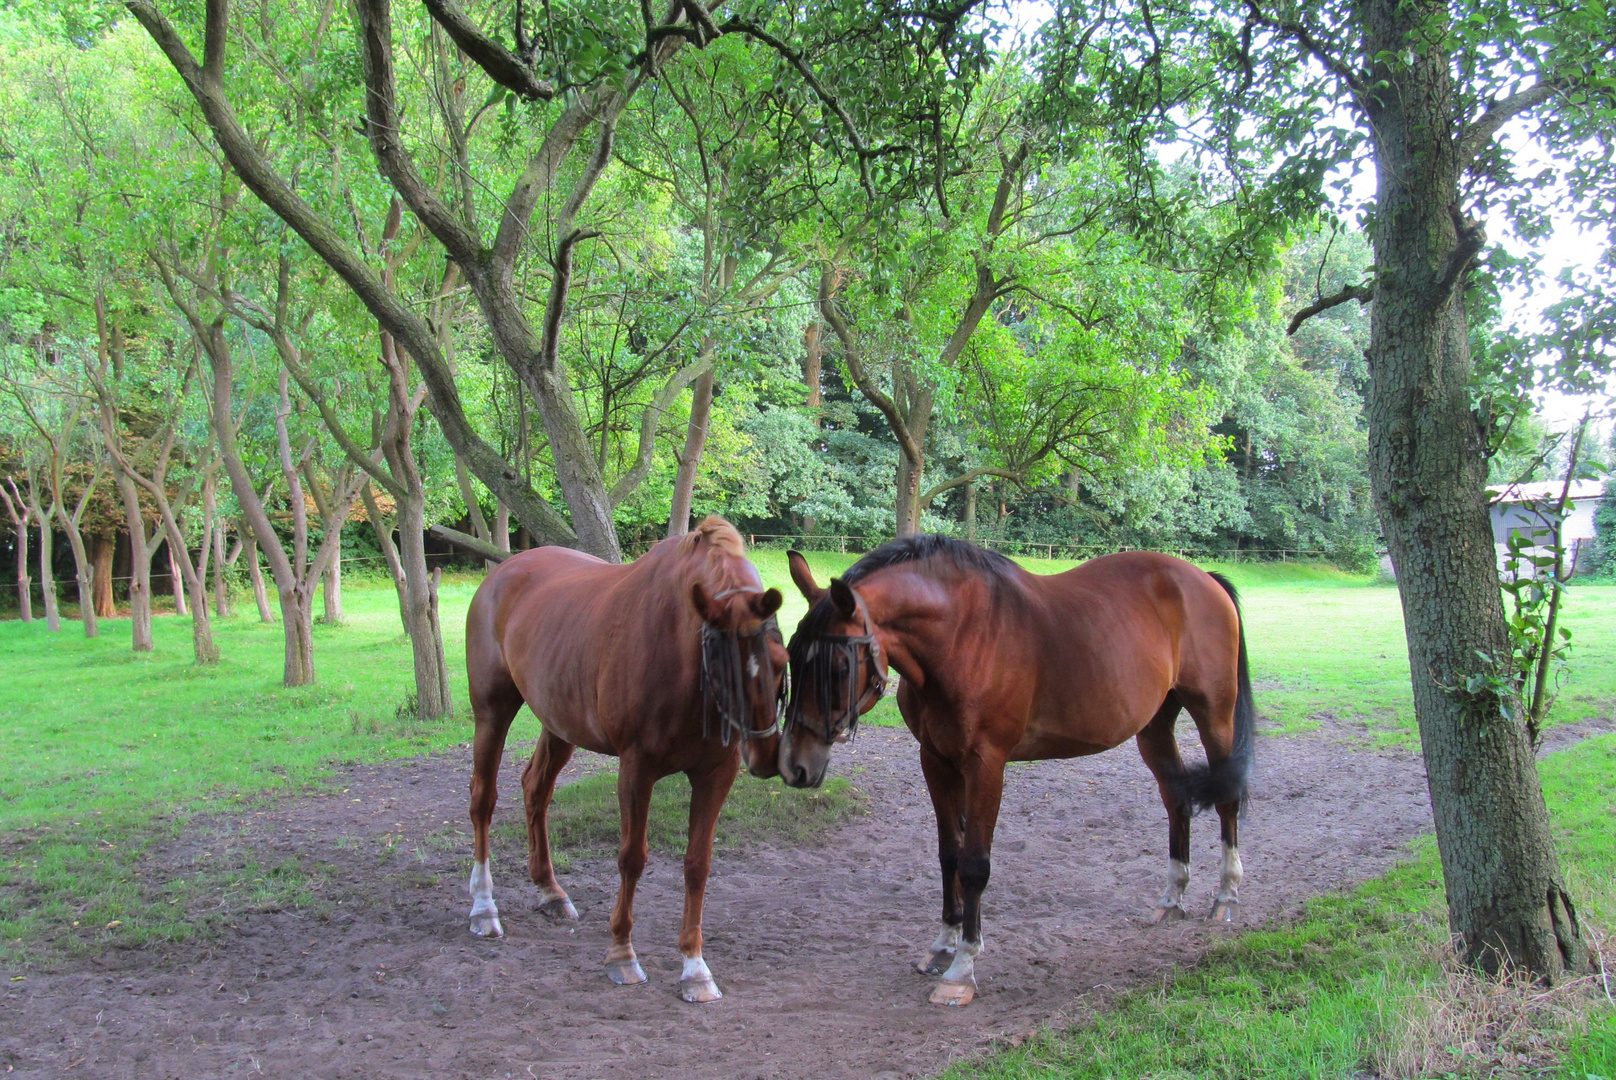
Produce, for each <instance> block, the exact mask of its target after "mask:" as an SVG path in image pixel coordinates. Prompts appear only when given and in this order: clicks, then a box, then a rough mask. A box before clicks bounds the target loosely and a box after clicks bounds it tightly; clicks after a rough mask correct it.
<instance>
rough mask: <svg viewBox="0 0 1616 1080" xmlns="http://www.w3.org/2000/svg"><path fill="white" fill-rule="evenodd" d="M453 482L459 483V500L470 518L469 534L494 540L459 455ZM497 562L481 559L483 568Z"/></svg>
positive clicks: (464, 463)
mask: <svg viewBox="0 0 1616 1080" xmlns="http://www.w3.org/2000/svg"><path fill="white" fill-rule="evenodd" d="M455 482H456V483H457V484H459V485H460V501H461V502H462V503H464V504H465V506H466V516H467V517H468V518H470V519H471V535H473V536H475V537H476V538H477V539H479V540H481V541H483V542H484V543H487V544H492V543H493V542H494V533H493V531H492V530H491V529H489V527H488V519H487V518H486V517H484V516H483V507H482V504H481V503H480V502H478V501H477V493H476V491H475V490H473V489H472V486H471V474H470V473H469V472H467V471H466V462H465V460H464V459H463V458H461V457H460V456H459V455H456V456H455ZM498 565H499V564H498V563H496V562H492V561H490V560H487V559H485V560H483V569H484V570H492V569H493V568H494V567H496V566H498Z"/></svg>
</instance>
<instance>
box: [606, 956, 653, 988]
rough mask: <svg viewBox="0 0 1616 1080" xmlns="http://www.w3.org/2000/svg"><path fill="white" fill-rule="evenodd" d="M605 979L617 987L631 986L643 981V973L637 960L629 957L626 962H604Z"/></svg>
mask: <svg viewBox="0 0 1616 1080" xmlns="http://www.w3.org/2000/svg"><path fill="white" fill-rule="evenodd" d="M606 977H607V978H608V979H610V980H612V982H614V983H616V984H617V985H618V986H633V985H634V984H635V983H642V982H644V981H645V971H644V970H643V969H641V967H640V962H639V960H637V959H636V958H634V957H632V956H631V957H629V958H628V959H627V960H608V961H606Z"/></svg>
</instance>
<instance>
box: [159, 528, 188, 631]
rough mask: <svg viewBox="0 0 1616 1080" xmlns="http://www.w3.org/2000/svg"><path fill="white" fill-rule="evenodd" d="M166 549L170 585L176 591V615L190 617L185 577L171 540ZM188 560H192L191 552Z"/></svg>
mask: <svg viewBox="0 0 1616 1080" xmlns="http://www.w3.org/2000/svg"><path fill="white" fill-rule="evenodd" d="M164 547H165V550H167V552H168V585H169V588H171V589H173V590H174V614H176V615H189V614H190V611H189V610H188V609H187V608H186V606H185V577H184V575H182V574H181V573H180V562H179V558H178V557H177V556H176V555H175V554H174V543H173V541H172V540H170V541H169V542H168V543H167V544H166V545H164ZM186 558H190V553H189V552H187V553H186Z"/></svg>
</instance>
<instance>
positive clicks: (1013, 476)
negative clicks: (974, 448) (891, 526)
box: [920, 465, 1021, 510]
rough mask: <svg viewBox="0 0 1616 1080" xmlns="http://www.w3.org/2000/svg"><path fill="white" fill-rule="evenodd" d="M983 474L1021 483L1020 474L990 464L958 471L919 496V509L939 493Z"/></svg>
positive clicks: (960, 485) (963, 484)
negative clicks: (949, 478)
mask: <svg viewBox="0 0 1616 1080" xmlns="http://www.w3.org/2000/svg"><path fill="white" fill-rule="evenodd" d="M984 476H997V477H1000V478H1002V479H1005V480H1009V481H1010V482H1011V483H1014V484H1019V483H1021V474H1020V473H1018V472H1012V471H1011V470H1009V469H1000V468H995V467H993V466H991V465H990V466H984V467H983V468H980V469H970V470H967V471H966V472H962V473H960V474H959V475H958V476H956V477H954V478H953V479H952V480H945V481H943V482H942V483H941V484H938V485H937V486H936V487H934V488H932V489H931V490H930V491H928V492H926V494H924V495H922V496H920V509H921V510H924V509H926V507H928V506H930V505H931V504H932V500H933V499H935V498H937V496H939V495H941V494H942V493H943V492H945V491H952V490H954V489H955V488H957V487H964V486H965V485H966V484H974V483H976V481H978V480H980V479H982V477H984Z"/></svg>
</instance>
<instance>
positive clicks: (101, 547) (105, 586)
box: [90, 533, 118, 619]
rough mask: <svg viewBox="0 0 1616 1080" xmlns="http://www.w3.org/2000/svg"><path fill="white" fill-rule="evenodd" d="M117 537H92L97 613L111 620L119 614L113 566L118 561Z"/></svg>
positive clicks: (91, 548) (104, 535)
mask: <svg viewBox="0 0 1616 1080" xmlns="http://www.w3.org/2000/svg"><path fill="white" fill-rule="evenodd" d="M117 551H118V540H117V537H115V536H112V535H110V534H108V533H96V534H95V535H94V536H92V537H90V562H91V563H92V564H93V565H94V566H95V588H94V589H93V592H94V595H95V601H94V602H95V613H96V614H97V615H98V616H100V617H101V618H103V619H110V618H112V617H113V616H114V615H116V614H117V613H118V608H117V605H116V603H115V601H114V600H113V597H112V564H113V562H115V561H116V559H117Z"/></svg>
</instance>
